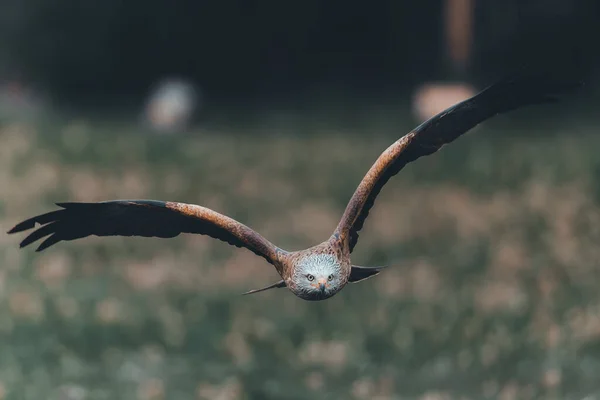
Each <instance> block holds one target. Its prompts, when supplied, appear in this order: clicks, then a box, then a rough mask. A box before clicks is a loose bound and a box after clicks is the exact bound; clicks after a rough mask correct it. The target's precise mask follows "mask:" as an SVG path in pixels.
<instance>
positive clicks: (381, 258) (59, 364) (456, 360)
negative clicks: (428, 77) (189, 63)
mask: <svg viewBox="0 0 600 400" xmlns="http://www.w3.org/2000/svg"><path fill="white" fill-rule="evenodd" d="M411 127H412V123H411V122H410V121H408V120H407V121H405V122H404V123H403V124H401V126H400V127H398V128H395V129H388V128H385V127H382V126H376V125H370V126H369V125H362V126H359V127H357V128H354V129H352V128H346V127H344V128H338V129H335V128H331V127H313V128H310V127H308V128H307V127H305V126H304V127H301V128H297V129H298V131H297V132H296V131H294V129H290V131H289V132H286V133H285V134H277V132H275V131H274V130H271V131H270V130H269V129H266V130H265V132H263V133H257V132H251V133H252V134H249V133H248V131H247V130H244V129H242V128H239V127H232V128H228V129H213V128H211V129H206V130H198V131H197V132H194V134H193V135H186V136H177V137H152V136H146V135H143V134H140V133H139V132H136V130H135V129H133V128H131V127H127V126H119V125H110V126H109V125H104V126H102V125H100V124H91V123H88V122H85V121H69V122H54V123H52V124H27V123H8V122H5V123H4V124H3V125H1V126H0V142H1V145H0V191H1V192H2V193H1V195H0V220H1V223H0V225H1V226H2V229H3V231H4V232H6V231H7V230H8V229H10V227H12V226H13V225H14V224H15V223H16V222H19V221H20V220H22V219H24V218H26V217H29V216H32V215H35V214H36V213H42V212H46V211H49V210H51V209H52V208H53V207H54V205H53V202H55V201H65V200H69V201H100V200H108V199H120V198H121V199H122V198H153V199H163V200H176V201H184V202H190V203H196V204H201V205H204V206H207V207H211V208H213V209H215V210H217V211H220V212H222V213H225V214H228V215H230V216H232V217H234V218H236V219H238V220H240V221H242V222H244V223H246V224H247V225H249V226H251V227H253V228H254V229H256V230H257V231H259V232H261V233H262V234H263V235H265V236H266V237H268V238H269V239H270V240H272V241H273V242H275V243H276V244H278V245H279V246H280V247H283V248H286V249H288V250H295V249H300V248H303V247H306V246H309V245H312V244H316V243H318V242H320V241H322V240H325V239H326V238H327V237H328V236H329V235H330V233H331V232H332V231H333V229H334V228H335V226H336V224H337V222H338V219H339V217H340V216H341V214H342V212H343V209H344V207H345V204H346V202H347V201H348V199H349V198H350V196H351V195H352V193H353V191H354V189H355V187H356V185H357V184H358V182H359V181H360V180H361V179H362V177H363V175H364V173H365V172H366V171H367V169H368V168H369V167H370V165H371V164H372V163H373V162H374V161H375V159H376V157H377V156H378V155H379V154H380V152H381V151H382V150H384V149H385V148H386V147H387V146H388V145H389V144H391V143H392V141H394V140H396V139H397V138H399V137H400V136H401V135H402V134H404V133H405V132H407V131H408V130H409V129H410V128H411ZM303 129H304V130H308V131H310V132H309V133H310V134H306V135H302V134H304V133H306V132H301V130H303ZM257 130H258V131H260V129H257ZM507 131H510V132H509V133H510V134H507ZM525 133H527V135H525ZM599 148H600V136H598V135H595V134H594V128H593V127H591V126H573V125H569V124H566V123H564V124H560V123H556V124H554V123H548V122H546V124H544V123H539V121H536V120H533V119H532V120H525V121H507V120H506V119H503V120H502V121H499V122H494V123H490V124H487V125H485V126H484V127H480V128H477V130H476V132H472V133H471V134H469V135H467V136H466V137H464V138H461V139H460V140H458V141H457V142H455V143H454V144H452V145H450V146H448V147H445V148H444V149H443V150H442V151H441V152H439V153H437V154H435V155H433V156H431V157H427V158H424V159H421V160H419V161H418V162H416V163H414V164H411V165H409V166H408V167H406V168H405V169H404V170H403V171H402V172H401V173H400V174H399V175H398V176H396V177H395V178H394V179H392V180H391V181H390V182H389V183H388V184H387V186H386V187H385V188H384V190H383V191H382V193H381V195H380V196H379V198H378V200H377V202H376V205H375V207H374V209H373V211H372V212H371V215H370V217H369V219H368V220H367V222H366V225H365V228H364V230H363V231H362V233H361V237H360V240H359V243H358V245H357V247H356V250H355V253H354V257H353V261H354V263H356V264H359V265H371V266H374V265H389V266H390V267H389V268H388V269H387V270H386V271H385V272H383V273H382V274H381V275H379V276H377V277H376V278H374V279H370V280H368V281H366V282H364V283H361V284H358V285H350V286H348V287H346V289H344V290H343V291H342V292H340V293H339V294H338V295H337V296H335V297H333V298H332V299H330V300H328V301H325V302H317V303H312V302H305V301H302V300H300V299H298V298H296V297H294V296H293V295H292V294H291V293H289V292H288V291H287V290H283V289H281V290H273V291H269V292H265V293H261V294H257V295H253V296H249V297H242V296H239V293H241V292H244V291H246V290H249V289H253V288H257V287H259V286H261V285H265V284H268V283H271V282H272V281H275V280H276V279H277V278H278V277H277V274H276V272H275V271H274V269H273V268H272V267H271V266H270V265H268V264H266V263H265V262H264V260H262V259H261V258H258V257H256V256H254V255H253V254H252V253H250V252H249V251H246V250H241V249H236V248H233V247H230V246H228V245H226V244H224V243H221V242H217V241H215V240H213V239H210V238H205V237H200V236H191V235H182V236H179V237H177V238H175V239H170V240H163V239H145V238H96V237H93V238H87V239H84V240H79V241H76V242H66V243H65V242H63V243H60V244H59V245H57V246H55V247H52V248H50V249H48V250H46V251H45V252H43V253H35V252H33V249H30V248H27V249H25V250H19V248H18V242H19V241H20V239H21V238H22V237H21V236H16V235H10V236H9V235H6V234H2V235H0V258H1V260H2V263H1V269H0V344H1V351H0V399H2V400H4V399H27V400H29V399H31V400H39V399H51V400H58V399H61V400H63V399H65V400H66V399H73V400H83V399H90V400H92V399H93V400H96V399H98V400H100V399H107V400H108V399H110V400H116V399H140V400H156V399H173V400H179V399H182V400H183V399H211V400H237V399H325V398H327V399H332V398H339V399H378V400H384V399H386V400H387V399H422V400H441V399H454V398H457V399H487V398H490V399H491V398H494V399H495V398H498V399H505V400H508V399H532V398H548V399H582V398H584V397H585V396H591V397H586V398H589V399H592V398H597V397H593V396H594V395H595V396H600V380H599V379H598V376H600V295H599V294H598V292H599V290H598V282H599V279H598V278H599V276H600V263H599V261H600V247H598V243H599V242H600V157H598V149H599ZM598 398H600V397H598Z"/></svg>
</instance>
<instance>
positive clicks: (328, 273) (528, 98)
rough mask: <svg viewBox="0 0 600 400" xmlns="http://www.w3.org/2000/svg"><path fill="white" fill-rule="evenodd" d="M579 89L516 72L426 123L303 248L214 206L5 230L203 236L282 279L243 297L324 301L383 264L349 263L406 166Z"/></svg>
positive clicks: (136, 209) (65, 236)
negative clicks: (325, 232) (240, 250)
mask: <svg viewBox="0 0 600 400" xmlns="http://www.w3.org/2000/svg"><path fill="white" fill-rule="evenodd" d="M578 85H579V84H578V83H577V84H576V83H571V82H563V81H556V80H554V79H549V78H548V77H547V76H546V77H542V76H539V75H533V76H532V75H525V74H516V75H513V76H509V77H506V78H504V79H501V80H499V81H497V82H496V83H495V84H492V85H491V86H489V87H487V88H486V89H484V90H483V91H481V92H479V93H478V94H476V95H475V96H473V97H471V98H469V99H467V100H465V101H462V102H460V103H457V104H456V105H454V106H452V107H449V108H448V109H446V110H445V111H442V112H441V113H439V114H437V115H436V116H434V117H432V118H430V119H429V120H427V121H425V122H424V123H422V124H421V125H419V126H418V127H417V128H415V129H414V130H412V131H411V132H409V133H408V134H406V135H405V136H403V137H402V138H400V139H399V140H397V141H396V142H394V143H393V144H392V145H391V146H389V147H388V148H387V149H386V150H385V151H384V152H383V153H382V154H381V155H380V156H379V158H378V159H377V160H376V161H375V163H374V164H373V166H372V167H371V168H370V169H369V171H368V172H367V174H366V175H365V177H364V178H363V180H362V181H361V182H360V184H359V185H358V187H357V189H356V191H355V192H354V194H353V196H352V198H351V199H350V201H349V202H348V205H347V207H346V209H345V211H344V214H343V215H342V218H341V220H340V222H339V224H338V226H337V227H336V228H335V231H334V232H333V234H332V235H331V237H330V238H329V239H328V240H326V241H325V242H323V243H320V244H318V245H316V246H313V247H310V248H308V249H305V250H300V251H285V250H283V249H281V248H279V247H277V246H275V245H274V244H273V243H271V242H270V241H269V240H267V239H266V238H264V237H263V236H261V235H260V234H259V233H257V232H256V231H254V230H252V229H251V228H249V227H247V226H246V225H244V224H242V223H240V222H238V221H235V220H234V219H232V218H229V217H227V216H226V215H222V214H219V213H218V212H216V211H213V210H211V209H208V208H205V207H202V206H199V205H193V204H185V203H178V202H170V201H156V200H113V201H103V202H97V203H80V202H69V203H57V206H59V207H60V209H57V210H55V211H51V212H49V213H46V214H42V215H38V216H36V217H33V218H30V219H28V220H26V221H23V222H21V223H19V224H17V225H16V226H15V227H14V228H12V229H11V230H10V231H9V232H8V233H16V232H22V231H25V230H28V229H32V228H34V227H35V226H36V223H37V224H41V226H40V227H39V228H38V229H37V230H34V231H33V232H32V233H31V234H29V236H27V237H26V238H25V239H24V240H23V241H22V242H21V244H20V246H21V247H24V246H27V245H29V244H31V243H33V242H35V241H37V240H39V239H42V238H45V237H46V239H45V240H44V241H42V242H41V244H40V245H39V247H38V248H37V251H41V250H44V249H46V248H48V247H50V246H52V245H54V244H56V243H58V242H60V241H62V240H74V239H79V238H84V237H86V236H90V235H96V236H144V237H160V238H172V237H175V236H177V235H179V234H180V233H197V234H201V235H208V236H210V237H213V238H215V239H219V240H222V241H224V242H227V243H229V244H231V245H234V246H237V247H245V248H246V249H249V250H251V251H252V252H254V253H255V254H256V255H259V256H261V257H263V258H264V259H265V260H267V261H268V262H269V263H271V264H272V265H273V266H274V267H275V269H276V270H277V272H278V273H279V275H280V276H281V280H280V281H279V282H276V283H274V284H272V285H269V286H266V287H263V288H262V289H256V290H251V291H249V292H246V293H245V294H250V293H257V292H261V291H264V290H267V289H272V288H282V287H287V288H288V289H289V290H290V291H291V292H292V293H294V294H295V295H296V296H298V297H300V298H302V299H304V300H324V299H327V298H330V297H332V296H333V295H335V294H336V293H338V292H339V291H340V290H341V289H342V288H343V287H344V286H345V285H346V284H347V283H348V282H360V281H362V280H364V279H367V278H369V277H372V276H374V275H377V274H378V273H379V272H380V271H381V270H382V268H383V267H361V266H356V265H352V263H351V261H350V255H351V253H352V251H353V250H354V247H355V246H356V243H357V241H358V232H359V231H360V230H361V228H362V227H363V225H364V223H365V219H366V218H367V216H368V215H369V210H370V209H371V207H373V204H374V202H375V199H376V197H377V195H378V194H379V192H380V191H381V189H382V188H383V186H384V185H385V184H386V183H387V181H388V180H389V179H390V178H391V177H392V176H394V175H396V174H397V173H398V172H399V171H400V170H401V169H402V168H403V167H404V166H405V165H406V164H408V163H410V162H411V161H415V160H416V159H418V158H419V157H422V156H426V155H429V154H432V153H435V152H436V151H438V150H439V149H440V148H441V147H442V146H443V145H444V144H447V143H450V142H452V141H454V140H455V139H456V138H458V137H459V136H461V135H462V134H464V133H465V132H467V131H468V130H470V129H471V128H473V127H475V126H476V125H478V124H479V123H481V122H483V121H485V120H487V119H489V118H491V117H493V116H495V115H497V114H500V113H505V112H508V111H511V110H514V109H517V108H520V107H522V106H526V105H530V104H540V103H548V102H553V101H555V100H556V99H557V95H559V94H562V93H563V92H565V91H566V90H568V89H571V88H574V87H575V86H578Z"/></svg>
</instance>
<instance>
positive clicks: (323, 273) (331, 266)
mask: <svg viewBox="0 0 600 400" xmlns="http://www.w3.org/2000/svg"><path fill="white" fill-rule="evenodd" d="M291 278H292V284H288V287H289V289H290V290H291V291H292V292H293V293H294V294H295V295H296V296H298V297H300V298H302V299H304V300H325V299H328V298H329V297H331V296H333V295H334V294H336V293H337V292H339V291H340V290H341V289H342V288H343V287H344V286H345V284H346V282H347V279H344V277H343V276H342V268H341V265H340V263H339V262H338V260H337V259H336V257H335V256H334V255H332V254H310V255H308V256H306V257H303V258H300V259H299V260H298V262H297V263H296V265H295V266H294V273H293V274H292V277H291Z"/></svg>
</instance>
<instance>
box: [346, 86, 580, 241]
mask: <svg viewBox="0 0 600 400" xmlns="http://www.w3.org/2000/svg"><path fill="white" fill-rule="evenodd" d="M576 86H579V83H578V82H564V81H562V82H561V81H557V80H554V79H552V78H551V77H549V76H525V75H517V76H512V77H507V78H505V79H503V80H501V81H499V82H497V83H495V84H494V85H492V86H490V87H488V88H487V89H485V90H483V91H481V92H480V93H478V94H477V95H475V96H473V97H471V98H470V99H467V100H465V101H463V102H460V103H458V104H456V105H454V106H452V107H450V108H448V109H446V110H445V111H442V112H441V113H439V114H438V115H436V116H434V117H432V118H430V119H429V120H427V121H425V122H424V123H423V124H421V125H420V126H418V127H417V128H416V129H415V130H413V131H412V132H410V133H408V134H407V135H405V136H404V137H402V138H401V139H399V140H398V141H396V142H395V143H394V144H392V145H391V146H390V147H388V148H387V149H386V150H385V151H384V152H383V153H382V154H381V155H380V156H379V158H378V159H377V161H375V164H373V166H372V167H371V169H369V171H368V172H367V174H366V175H365V177H364V178H363V180H362V181H361V182H360V184H359V185H358V188H357V189H356V191H355V192H354V195H353V196H352V198H351V199H350V202H349V203H348V205H347V207H346V210H345V212H344V214H343V216H342V219H341V221H340V223H339V225H338V227H337V229H336V233H337V234H338V235H339V237H340V239H341V240H342V241H344V243H346V244H347V245H348V246H349V250H350V252H352V250H353V249H354V246H355V245H356V242H357V241H358V232H359V231H360V230H361V229H362V227H363V224H364V222H365V219H366V218H367V216H368V215H369V210H370V209H371V207H373V204H374V202H375V198H376V197H377V195H378V194H379V192H380V191H381V189H382V188H383V186H384V185H385V184H386V183H387V181H388V180H389V179H390V178H391V177H392V176H394V175H396V174H397V173H398V172H399V171H400V170H401V169H402V168H403V167H404V166H405V165H406V164H408V163H410V162H411V161H414V160H416V159H418V158H419V157H422V156H426V155H429V154H432V153H435V152H436V151H438V150H439V149H440V148H441V147H442V146H443V145H444V144H447V143H450V142H452V141H453V140H455V139H456V138H458V137H459V136H461V135H462V134H464V133H465V132H467V131H468V130H470V129H471V128H473V127H475V126H476V125H477V124H479V123H480V122H483V121H485V120H486V119H489V118H491V117H493V116H494V115H497V114H500V113H504V112H507V111H510V110H513V109H516V108H519V107H522V106H525V105H528V104H536V103H546V102H553V101H555V100H556V97H554V96H555V95H557V94H559V93H561V92H563V91H566V90H568V89H572V88H574V87H576Z"/></svg>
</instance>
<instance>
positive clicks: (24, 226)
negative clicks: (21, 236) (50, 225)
mask: <svg viewBox="0 0 600 400" xmlns="http://www.w3.org/2000/svg"><path fill="white" fill-rule="evenodd" d="M33 227H35V220H26V221H23V222H20V223H18V224H16V225H15V226H13V227H12V228H11V229H10V230H9V231H8V232H6V233H7V234H9V235H12V234H13V233H19V232H23V231H26V230H28V229H31V228H33Z"/></svg>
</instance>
